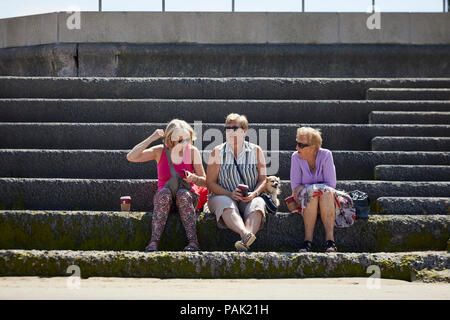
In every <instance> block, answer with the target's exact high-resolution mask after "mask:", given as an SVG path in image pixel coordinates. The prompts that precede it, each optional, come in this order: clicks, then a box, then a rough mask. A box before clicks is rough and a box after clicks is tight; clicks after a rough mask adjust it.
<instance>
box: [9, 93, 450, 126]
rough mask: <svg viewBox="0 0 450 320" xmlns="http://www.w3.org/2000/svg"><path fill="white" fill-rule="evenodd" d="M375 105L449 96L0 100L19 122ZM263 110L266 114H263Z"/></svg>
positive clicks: (357, 111) (254, 116)
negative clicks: (414, 97) (212, 110)
mask: <svg viewBox="0 0 450 320" xmlns="http://www.w3.org/2000/svg"><path fill="white" fill-rule="evenodd" d="M211 109H214V110H215V112H210V110H211ZM319 110H320V111H321V112H317V111H319ZM375 110H377V111H383V110H384V111H390V110H398V111H413V110H414V111H417V112H420V111H422V112H425V111H435V112H445V111H449V110H450V101H407V102H404V101H366V100H321V99H315V100H254V99H253V100H249V99H246V100H245V99H244V100H242V99H238V100H231V99H229V98H226V99H195V100H194V99H0V112H1V113H2V121H3V122H25V123H26V122H46V123H52V122H68V123H71V122H81V123H93V122H101V123H117V122H119V123H123V122H130V123H142V122H143V121H146V120H147V121H149V122H152V123H154V122H158V121H161V122H162V121H166V119H169V118H181V119H184V120H186V121H188V122H193V121H196V120H199V117H198V115H199V114H201V115H202V117H201V119H202V120H203V121H204V122H205V123H217V122H220V123H222V122H223V119H225V117H226V115H227V114H229V113H231V112H237V113H242V114H245V115H247V117H248V119H249V121H250V122H251V123H270V122H272V123H287V122H290V121H292V118H293V117H299V118H301V119H302V121H304V122H311V123H355V124H356V123H358V124H367V123H368V117H373V115H370V113H371V112H373V111H375ZM266 113H270V114H271V117H270V118H268V117H265V114H266ZM376 115H377V114H376Z"/></svg>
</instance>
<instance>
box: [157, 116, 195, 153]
mask: <svg viewBox="0 0 450 320" xmlns="http://www.w3.org/2000/svg"><path fill="white" fill-rule="evenodd" d="M176 129H182V130H186V131H187V132H189V135H190V136H191V142H190V143H191V144H192V142H194V141H195V139H196V136H195V132H194V129H192V127H191V126H190V125H189V124H188V123H187V122H186V121H184V120H180V119H173V120H172V121H170V122H169V123H168V124H167V127H166V130H165V131H164V134H165V137H164V143H165V144H167V145H168V146H169V148H172V147H173V141H172V134H173V132H174V131H175V130H176Z"/></svg>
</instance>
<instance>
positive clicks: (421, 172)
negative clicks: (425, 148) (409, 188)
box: [375, 162, 450, 181]
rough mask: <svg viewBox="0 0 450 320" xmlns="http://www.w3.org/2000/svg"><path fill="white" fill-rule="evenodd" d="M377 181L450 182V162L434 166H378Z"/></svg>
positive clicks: (376, 168) (376, 170) (376, 171)
mask: <svg viewBox="0 0 450 320" xmlns="http://www.w3.org/2000/svg"><path fill="white" fill-rule="evenodd" d="M375 179H377V180H386V181H389V180H391V181H450V162H448V163H447V165H445V166H434V165H378V166H376V167H375Z"/></svg>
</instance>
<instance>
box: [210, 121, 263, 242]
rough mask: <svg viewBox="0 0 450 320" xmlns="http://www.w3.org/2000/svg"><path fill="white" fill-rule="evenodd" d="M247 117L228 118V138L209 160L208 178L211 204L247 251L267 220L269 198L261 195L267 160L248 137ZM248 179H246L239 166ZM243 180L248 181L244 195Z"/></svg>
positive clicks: (219, 217)
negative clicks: (266, 202) (240, 185)
mask: <svg viewBox="0 0 450 320" xmlns="http://www.w3.org/2000/svg"><path fill="white" fill-rule="evenodd" d="M247 130H248V121H247V118H246V117H245V116H243V115H239V114H236V113H232V114H229V115H228V116H227V118H226V120H225V134H226V142H225V143H223V144H221V145H219V146H217V147H215V148H214V150H213V151H212V152H211V156H210V158H209V161H208V167H207V174H206V182H207V185H208V189H209V190H210V195H209V198H208V207H209V209H210V210H211V212H212V213H214V214H215V215H216V220H217V224H218V226H219V227H220V228H227V227H228V228H230V229H231V230H233V231H234V232H236V233H238V234H239V235H240V237H241V240H239V241H237V242H236V243H235V248H236V249H237V250H239V251H247V250H248V249H249V247H250V245H251V244H252V243H253V242H254V241H255V240H256V236H255V234H256V233H257V232H258V230H260V228H261V227H262V225H263V223H264V221H265V208H266V207H265V206H266V204H265V202H264V200H263V199H262V198H261V197H258V196H259V195H260V194H261V193H262V192H263V191H264V187H265V183H266V162H265V159H264V154H263V151H262V149H261V148H260V147H259V146H257V145H255V144H253V143H249V142H247V141H245V136H246V134H247ZM235 161H236V164H237V166H238V167H239V170H240V171H241V174H242V176H243V178H244V179H245V181H242V178H241V177H240V174H239V171H238V169H237V166H236V164H235ZM239 184H247V185H248V195H247V196H244V195H243V194H242V193H241V191H240V189H239V188H238V185H239Z"/></svg>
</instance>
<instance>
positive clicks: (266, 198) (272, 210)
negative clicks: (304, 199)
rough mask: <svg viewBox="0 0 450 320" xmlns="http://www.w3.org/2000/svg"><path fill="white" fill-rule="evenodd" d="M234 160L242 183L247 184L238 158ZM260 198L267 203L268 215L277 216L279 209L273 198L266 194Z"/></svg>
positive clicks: (262, 194)
mask: <svg viewBox="0 0 450 320" xmlns="http://www.w3.org/2000/svg"><path fill="white" fill-rule="evenodd" d="M233 160H234V165H235V166H236V169H237V171H238V173H239V176H240V177H241V180H242V182H244V184H247V183H246V182H245V179H244V176H243V175H242V173H241V169H239V166H238V164H237V161H236V158H235V157H233ZM258 197H261V198H262V199H263V200H264V202H265V203H266V210H267V212H268V213H271V214H275V213H276V212H277V209H278V207H277V205H276V204H275V202H274V201H273V200H272V198H271V197H269V196H268V195H267V194H265V193H264V192H263V193H261V194H260V195H259V196H258Z"/></svg>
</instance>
